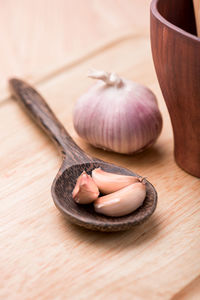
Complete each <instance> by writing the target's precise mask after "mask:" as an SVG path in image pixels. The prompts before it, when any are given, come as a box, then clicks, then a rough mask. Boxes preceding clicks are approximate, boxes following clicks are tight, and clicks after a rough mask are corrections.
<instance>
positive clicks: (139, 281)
mask: <svg viewBox="0 0 200 300" xmlns="http://www.w3.org/2000/svg"><path fill="white" fill-rule="evenodd" d="M66 2H67V1H66ZM94 2H95V3H98V4H99V2H96V1H94ZM105 2H106V5H107V3H111V2H109V1H100V3H103V4H102V5H105V4H104V3H105ZM119 2H120V3H122V4H121V5H122V7H123V3H124V1H122V2H121V1H119ZM131 2H132V5H133V6H134V12H133V13H134V16H136V17H135V19H137V20H138V19H140V20H141V21H140V22H141V23H140V24H141V29H140V26H137V29H135V27H134V26H132V29H133V31H135V30H136V34H134V35H133V36H132V37H129V38H126V39H122V40H120V41H119V42H118V43H115V44H112V45H110V46H109V47H108V48H104V49H103V50H102V51H100V52H98V53H96V54H94V55H93V56H91V57H87V59H86V58H85V59H84V60H82V61H81V62H80V63H79V64H76V65H74V66H72V67H71V68H70V69H67V70H65V68H63V69H62V71H61V72H60V73H57V74H56V76H52V77H51V76H50V77H49V79H48V80H46V81H44V82H43V83H40V84H38V85H37V88H38V89H39V91H40V92H41V93H42V94H43V95H44V97H45V98H46V99H48V103H49V104H50V106H51V107H52V109H53V111H55V113H56V115H57V116H58V118H59V119H60V120H61V122H62V123H63V124H64V126H65V127H66V129H67V130H68V132H69V133H70V135H71V136H72V137H73V139H74V140H75V141H76V142H77V143H78V145H79V146H80V147H81V148H82V149H84V150H85V151H86V152H87V153H89V154H90V155H92V156H96V157H98V158H100V159H104V160H105V161H108V162H111V163H116V164H119V165H121V166H123V167H127V168H130V169H131V170H134V171H135V172H137V173H139V174H143V175H145V176H147V178H148V179H149V180H150V181H151V182H152V183H153V184H154V185H155V186H156V189H157V190H158V207H157V210H156V213H155V215H154V216H153V218H152V219H149V221H148V222H147V223H146V224H142V225H140V226H139V227H138V228H137V229H133V230H131V231H130V232H122V233H113V234H108V233H107V234H105V233H98V234H97V233H95V232H90V231H86V230H84V229H78V228H77V226H76V227H75V226H73V225H70V224H69V223H68V222H66V221H65V219H64V218H63V217H62V216H61V215H60V213H59V212H58V211H57V210H56V208H55V206H54V204H53V203H52V201H51V193H50V185H51V183H52V180H53V178H54V176H55V174H56V172H57V170H58V168H59V166H60V158H59V157H58V155H57V151H56V149H55V148H54V145H53V144H52V143H51V142H50V141H49V139H48V138H47V137H46V136H45V134H43V133H42V132H41V131H40V130H39V129H38V128H37V127H36V126H35V125H34V124H33V123H32V122H31V121H30V119H29V117H28V116H26V115H25V114H24V112H23V111H22V110H21V108H20V107H19V106H18V104H17V103H16V102H15V101H14V100H13V99H11V98H9V99H8V100H6V101H4V102H2V104H1V105H0V119H1V122H0V132H1V140H2V143H1V151H0V161H1V167H0V178H1V191H0V198H1V208H0V222H1V226H0V228H1V243H0V248H1V260H0V270H1V288H0V298H1V299H3V300H4V299H9V300H10V299H11V300H13V299H14V300H18V299H19V300H27V299H28V300H32V299H34V300H35V299H42V300H46V299H48V300H55V299H56V300H57V299H59V300H60V299H61V300H65V299H78V300H79V299H109V300H110V299H111V300H116V299H117V300H118V299H120V300H121V299H131V300H132V299H139V300H141V299H142V300H146V299H152V300H154V299H155V300H156V299H159V300H160V299H161V300H163V299H164V300H165V299H166V300H169V299H171V298H172V297H174V296H175V295H178V293H179V292H180V293H181V291H183V290H184V289H185V294H187V295H188V297H190V295H192V296H193V297H196V298H197V299H198V295H199V289H198V286H199V281H198V280H196V278H198V276H199V275H200V271H199V270H200V257H199V249H200V227H199V220H200V211H199V204H200V199H199V198H200V197H199V194H200V182H199V180H198V179H197V178H195V177H192V176H190V175H188V174H187V173H185V172H184V171H182V170H181V169H180V168H179V167H178V166H177V165H176V164H175V162H174V159H173V139H172V130H171V125H170V120H169V116H168V112H167V108H166V105H165V102H164V100H163V98H162V94H161V91H160V89H159V86H158V83H157V79H156V75H155V72H154V67H153V63H152V58H151V50H150V42H149V38H148V32H149V27H148V25H144V24H145V23H146V22H147V20H146V19H145V18H146V15H147V13H148V14H149V1H145V2H142V1H134V0H133V1H131ZM2 3H4V6H6V5H7V1H4V2H1V5H2ZM21 3H22V2H21ZM28 3H31V4H28ZM92 3H93V1H92ZM18 4H19V6H18V7H17V8H16V7H15V14H16V16H15V18H14V19H15V20H18V19H19V16H20V17H21V12H20V7H21V5H22V4H20V2H18ZM10 5H11V2H10ZM26 5H27V6H26V7H27V8H28V7H29V5H30V6H31V5H34V4H32V1H27V4H26ZM87 5H89V4H86V6H87ZM92 5H93V4H92ZM110 5H111V4H110ZM38 6H39V4H38ZM50 7H51V4H50ZM40 8H41V12H40V13H41V14H42V15H43V16H44V18H45V13H44V8H42V5H41V7H40ZM61 8H62V6H61ZM51 9H52V7H51ZM85 9H86V10H87V9H88V10H89V7H87V8H85ZM21 10H22V11H23V8H22V7H21ZM27 10H28V9H27ZM30 11H31V9H30ZM37 11H38V10H37ZM58 11H59V8H58ZM113 11H115V7H113V10H112V9H110V10H109V12H107V14H108V15H109V13H111V14H112V13H113ZM0 13H2V10H0ZM13 15H14V7H13ZM13 15H12V16H13ZM121 15H123V10H122V9H121V12H120V13H119V17H118V18H117V19H116V24H118V22H122V23H121V24H120V25H116V26H119V27H120V30H122V28H123V18H122V16H121ZM132 16H133V15H132V11H131V12H130V14H129V18H132ZM121 18H122V19H121ZM126 18H128V16H126ZM5 19H6V20H5ZM10 19H11V20H9V18H4V21H3V20H2V18H0V22H1V24H2V25H4V24H7V22H9V21H10V22H11V23H12V22H13V19H12V18H10ZM27 19H29V20H28V21H27V22H28V23H27V28H26V30H30V28H31V24H32V23H31V20H30V14H29V18H28V17H27ZM37 20H38V19H37ZM45 20H46V19H45ZM119 20H121V21H119ZM129 21H130V22H132V21H133V20H129ZM15 22H16V21H15ZM29 22H30V23H29ZM38 22H39V21H38ZM45 22H46V24H47V23H48V22H50V19H49V20H48V22H47V20H46V21H45ZM127 22H128V20H127ZM143 22H144V23H143ZM28 24H29V25H28ZM40 24H41V23H40ZM87 24H88V23H87ZM146 24H148V22H147V23H146ZM46 26H47V25H46ZM49 26H51V25H49ZM82 26H84V23H83V22H82ZM85 26H86V24H85ZM101 26H103V25H102V19H101V18H100V20H99V21H98V22H97V23H96V27H101ZM145 26H146V27H145ZM4 27H6V26H4ZM22 27H23V26H22ZM38 27H40V25H38ZM133 27H134V28H133ZM13 28H14V26H13ZM24 30H25V29H24ZM99 30H100V29H99ZM1 31H3V29H2V26H1ZM100 31H101V30H100ZM111 31H112V30H111ZM15 32H16V33H17V32H18V29H17V27H16V31H15ZM37 32H38V34H39V35H40V34H41V33H40V31H39V29H37ZM86 32H87V30H86ZM122 33H123V30H122ZM76 34H77V39H78V38H79V33H78V30H77V33H76ZM90 34H91V33H88V39H89V35H90ZM23 36H24V40H26V43H28V42H27V41H28V40H29V39H30V38H29V37H28V36H27V38H26V37H25V36H26V35H25V34H23ZM103 36H104V34H102V35H101V37H102V38H103ZM15 37H16V34H15V35H13V34H12V35H9V37H8V36H7V35H6V36H5V35H4V38H3V37H2V41H4V43H5V44H4V43H1V47H3V49H4V47H6V46H5V45H6V44H7V46H8V45H13V44H15V43H16V40H15ZM35 37H36V31H35V34H34V35H33V36H32V38H31V41H30V44H31V45H33V40H34V39H35ZM43 37H45V35H43ZM54 37H55V36H54ZM48 38H50V37H46V38H45V40H46V39H48ZM96 38H98V37H97V36H96ZM13 39H14V40H15V41H14V40H13ZM20 39H21V38H20ZM38 39H39V37H38ZM91 40H92V39H91ZM41 41H42V40H41ZM60 41H62V39H61V36H60ZM63 43H64V42H63ZM36 44H37V47H38V48H39V45H38V43H36ZM19 45H22V41H21V40H20V42H19V44H18V46H19ZM40 45H41V46H40V48H41V51H42V52H43V50H44V49H45V50H44V52H43V54H45V51H46V48H45V47H47V46H46V43H45V42H44V43H43V42H41V43H40ZM90 47H92V45H91V44H90V46H89V48H90ZM7 48H8V49H13V48H12V47H11V48H9V47H7ZM5 49H6V48H5ZM79 51H80V52H81V49H79ZM8 52H9V50H8ZM47 52H48V51H46V55H48V54H47ZM58 52H59V51H57V52H56V51H55V56H57V55H58ZM5 53H6V52H4V55H2V56H1V57H0V61H1V66H4V71H5V70H6V69H7V67H6V66H8V65H12V63H11V62H10V61H9V60H10V59H11V60H12V61H14V56H13V57H10V55H9V53H8V54H7V55H6V54H5ZM34 53H35V51H32V55H31V56H29V60H33V61H32V65H34V62H35V63H36V62H37V58H36V57H38V56H37V53H39V52H38V51H36V54H34ZM27 55H28V54H27ZM34 57H35V58H34ZM40 57H41V56H40ZM15 59H16V62H17V65H18V66H20V67H19V69H21V68H22V69H23V70H25V69H26V67H27V66H26V59H25V57H24V59H23V57H22V56H21V60H20V59H19V57H15ZM48 59H49V55H48ZM39 61H40V62H41V61H42V58H41V59H40V60H39V59H38V62H37V64H36V65H37V67H36V66H35V69H37V68H38V66H39V64H40V62H39ZM47 61H48V60H47ZM48 62H49V61H48ZM52 63H53V61H52ZM13 64H14V63H13ZM14 65H15V64H14ZM41 66H44V64H41ZM90 67H96V68H99V69H105V70H108V71H109V70H113V71H116V72H118V73H119V74H120V75H122V76H124V77H126V78H129V79H131V80H135V81H138V82H140V83H142V84H145V85H147V86H148V87H149V88H151V89H152V90H153V91H154V92H155V94H156V95H157V97H158V103H159V107H160V110H161V112H162V115H163V120H164V127H163V131H162V134H161V136H160V138H159V139H158V141H157V143H156V145H155V146H154V147H152V148H151V149H149V150H147V151H145V152H143V153H140V154H137V155H134V156H125V155H119V154H113V153H107V152H104V151H101V150H97V149H95V148H93V147H91V146H89V145H88V144H87V143H85V142H84V141H82V140H81V139H80V138H79V137H78V136H77V135H76V133H75V131H74V129H73V125H72V111H73V107H74V103H75V101H76V99H77V98H78V97H79V96H80V95H81V94H82V93H83V92H84V91H86V90H87V89H88V87H89V86H90V85H91V80H89V79H87V78H86V77H85V74H86V73H87V70H88V68H90ZM2 68H3V67H2ZM2 68H1V70H2ZM41 69H42V67H41ZM29 70H30V71H29V74H30V75H31V76H33V77H34V76H35V75H32V74H33V72H32V68H30V66H29ZM39 71H40V72H42V70H38V72H39ZM8 73H9V75H10V74H11V73H10V71H9V70H7V73H5V72H4V73H2V78H3V80H4V81H6V80H7V75H6V74H8ZM22 73H23V75H24V78H26V76H27V75H26V74H27V73H26V74H25V72H24V71H23V72H22ZM11 75H12V74H11ZM16 75H20V74H16ZM31 76H30V77H31ZM34 78H36V77H34ZM38 78H39V77H38ZM192 282H194V283H193V284H192V285H191V286H190V283H192ZM189 287H191V289H190V288H189ZM179 299H181V296H180V298H179ZM186 299H187V298H186ZM188 299H190V298H188ZM194 299H195V298H194Z"/></svg>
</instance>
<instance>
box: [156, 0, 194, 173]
mask: <svg viewBox="0 0 200 300" xmlns="http://www.w3.org/2000/svg"><path fill="white" fill-rule="evenodd" d="M179 7H181V10H179ZM185 15H187V17H185V18H184V16H185ZM160 16H162V18H161V17H160ZM171 20H172V21H171ZM183 20H184V21H183ZM169 21H171V22H172V23H170V24H171V25H170V26H169ZM178 26H180V27H178ZM183 29H184V30H186V31H183ZM195 34H196V29H195V18H194V12H193V6H192V3H191V1H189V0H188V1H184V2H182V1H180V0H178V1H176V2H175V1H173V0H168V1H163V0H154V1H153V2H152V6H151V45H152V54H153V59H154V64H155V69H156V72H157V76H158V80H159V83H160V87H161V90H162V92H163V96H164V99H165V101H166V104H167V107H168V110H169V113H170V117H171V121H172V126H173V132H174V155H175V159H176V162H177V164H178V165H179V166H180V167H181V168H183V169H184V170H185V171H187V172H189V173H190V174H192V175H194V176H197V177H200V86H199V77H200V56H199V53H200V40H199V39H198V38H197V37H196V36H195Z"/></svg>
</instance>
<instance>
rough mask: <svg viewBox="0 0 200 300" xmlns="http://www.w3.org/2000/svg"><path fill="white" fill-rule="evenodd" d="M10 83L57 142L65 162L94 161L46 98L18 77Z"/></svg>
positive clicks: (29, 110)
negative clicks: (72, 136)
mask: <svg viewBox="0 0 200 300" xmlns="http://www.w3.org/2000/svg"><path fill="white" fill-rule="evenodd" d="M9 85H10V88H11V92H12V94H13V96H15V97H16V98H17V99H18V100H19V101H20V103H21V104H22V105H23V107H24V108H25V109H26V110H27V112H28V113H29V114H30V115H31V117H32V118H33V119H34V120H35V122H36V123H37V124H38V125H39V126H40V127H41V128H42V129H44V131H45V132H46V133H47V134H48V135H49V136H50V138H51V139H52V140H53V141H55V142H56V144H57V146H58V148H59V150H60V151H61V153H62V155H63V158H64V160H65V163H67V164H68V165H73V164H77V163H83V162H90V161H92V158H91V157H89V156H88V155H87V154H86V153H85V152H83V150H81V149H80V148H79V147H78V146H77V145H76V144H75V142H74V141H73V139H72V138H71V137H70V135H69V134H68V132H67V131H66V130H65V128H64V127H63V125H62V124H61V123H60V121H59V120H58V119H57V118H56V116H55V115H54V113H53V111H52V110H51V109H50V107H49V106H48V105H47V103H46V102H45V100H44V98H43V97H42V96H41V95H40V94H39V93H38V92H37V91H36V90H35V89H34V88H33V87H32V86H30V85H29V84H27V83H26V82H24V81H22V80H20V79H16V78H12V79H10V80H9Z"/></svg>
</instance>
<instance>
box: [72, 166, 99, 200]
mask: <svg viewBox="0 0 200 300" xmlns="http://www.w3.org/2000/svg"><path fill="white" fill-rule="evenodd" d="M98 196H99V189H98V187H97V185H96V184H95V182H94V181H93V179H92V177H91V176H90V175H88V174H87V173H86V172H85V171H84V172H83V173H82V174H81V175H80V176H79V178H78V179H77V182H76V185H75V187H74V190H73V192H72V197H73V199H74V201H75V202H77V203H79V204H89V203H91V202H93V201H94V200H96V199H97V198H98Z"/></svg>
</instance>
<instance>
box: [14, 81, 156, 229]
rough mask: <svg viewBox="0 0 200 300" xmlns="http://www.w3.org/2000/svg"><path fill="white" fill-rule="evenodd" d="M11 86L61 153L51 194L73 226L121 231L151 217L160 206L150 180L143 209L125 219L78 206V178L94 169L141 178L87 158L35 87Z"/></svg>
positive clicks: (111, 165)
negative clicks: (76, 199) (76, 186)
mask: <svg viewBox="0 0 200 300" xmlns="http://www.w3.org/2000/svg"><path fill="white" fill-rule="evenodd" d="M9 84H10V87H11V91H12V94H13V95H14V96H15V97H16V98H17V99H18V100H19V102H20V103H21V104H22V105H23V107H24V108H25V109H26V110H27V111H28V112H29V113H30V114H31V116H32V117H33V118H34V120H35V121H36V122H37V123H38V125H40V127H42V128H43V129H44V130H45V131H46V132H47V133H48V135H49V136H50V137H51V138H52V140H53V141H54V142H55V143H56V144H57V146H58V147H59V149H60V152H61V154H62V157H63V163H62V166H61V168H60V170H59V172H58V174H57V176H56V178H55V179H54V181H53V184H52V187H51V192H52V197H53V200H54V203H55V205H56V207H57V208H58V209H59V210H60V212H61V213H62V214H63V215H64V216H65V217H66V218H67V219H68V220H69V221H70V222H72V223H75V224H77V225H79V226H82V227H85V228H88V229H91V230H99V231H120V230H127V229H130V228H132V227H134V226H135V225H137V224H140V223H142V222H144V221H145V220H147V219H148V217H150V216H151V215H152V213H153V212H154V210H155V208H156V204H157V193H156V190H155V188H154V187H153V186H152V184H151V183H150V182H149V181H147V180H145V184H146V191H147V193H146V198H145V200H144V202H143V205H142V206H141V207H139V208H138V209H137V210H136V211H134V212H132V213H131V214H129V215H126V216H123V217H108V216H104V215H101V214H98V213H96V212H95V210H94V208H93V204H90V205H80V204H77V203H75V202H74V200H73V198H72V191H73V189H74V186H75V184H76V180H77V178H78V177H79V176H80V174H81V173H82V172H83V171H86V172H87V173H88V174H90V175H91V173H92V170H93V169H95V168H99V167H100V168H101V169H102V170H104V171H107V172H110V173H116V174H122V175H129V176H137V177H140V176H139V175H137V174H135V173H133V172H131V171H130V170H128V169H125V168H122V167H119V166H116V165H114V164H110V163H107V162H104V161H102V160H99V159H97V158H93V157H90V156H89V155H87V154H86V153H85V152H84V151H83V150H81V149H80V148H79V147H78V146H77V145H76V144H75V142H74V141H73V140H72V138H71V137H70V136H69V134H68V133H67V131H66V130H65V129H64V127H63V126H62V124H61V123H60V122H59V121H58V119H57V118H56V117H55V115H54V114H53V112H52V111H51V109H50V108H49V107H48V105H47V104H46V102H45V101H44V99H43V98H42V96H41V95H40V94H39V93H38V92H37V91H36V90H35V89H34V88H33V87H31V86H30V85H28V84H27V83H25V82H24V81H22V80H19V79H11V80H10V81H9Z"/></svg>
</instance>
